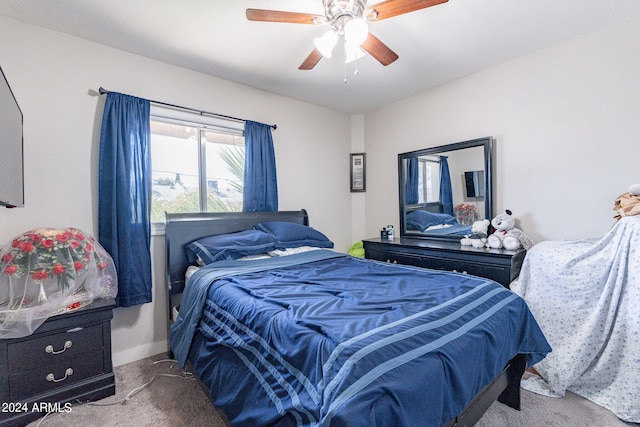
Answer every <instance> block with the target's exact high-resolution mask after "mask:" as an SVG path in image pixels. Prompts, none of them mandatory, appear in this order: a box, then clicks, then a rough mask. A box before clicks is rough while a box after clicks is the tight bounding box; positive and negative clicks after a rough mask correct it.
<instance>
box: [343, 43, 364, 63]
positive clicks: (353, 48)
mask: <svg viewBox="0 0 640 427" xmlns="http://www.w3.org/2000/svg"><path fill="white" fill-rule="evenodd" d="M344 50H345V60H344V62H345V63H346V64H348V63H350V62H353V61H355V60H357V59H360V58H362V57H363V56H364V55H365V53H364V51H363V50H362V49H360V46H358V45H356V44H351V43H345V44H344Z"/></svg>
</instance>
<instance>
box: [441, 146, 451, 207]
mask: <svg viewBox="0 0 640 427" xmlns="http://www.w3.org/2000/svg"><path fill="white" fill-rule="evenodd" d="M440 203H442V208H443V212H444V213H446V214H449V215H453V193H452V191H451V176H450V175H449V162H448V161H447V157H446V156H440Z"/></svg>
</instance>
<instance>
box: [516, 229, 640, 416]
mask: <svg viewBox="0 0 640 427" xmlns="http://www.w3.org/2000/svg"><path fill="white" fill-rule="evenodd" d="M512 290H514V291H515V292H516V293H518V294H519V295H520V296H522V297H523V298H524V299H525V300H526V301H527V304H528V305H529V307H530V308H531V311H532V312H533V315H534V316H535V318H536V320H537V321H538V323H539V324H540V327H541V328H542V331H543V332H544V334H545V336H546V337H547V340H548V341H549V343H550V344H551V347H552V349H553V351H552V352H551V353H550V354H549V355H547V357H546V358H545V359H543V360H542V361H541V362H540V363H538V364H536V365H535V369H536V370H537V371H538V372H539V373H540V376H541V377H542V380H541V379H540V378H538V379H537V380H536V377H534V378H533V379H531V380H526V381H523V383H522V386H523V388H525V389H529V390H531V391H534V392H538V393H542V394H547V395H551V396H557V397H561V396H564V393H565V391H567V390H569V391H572V392H574V393H576V394H578V395H580V396H583V397H584V398H586V399H589V400H591V401H593V402H595V403H597V404H599V405H601V406H604V407H605V408H607V409H609V410H610V411H612V412H613V413H615V414H616V415H617V416H618V417H619V418H621V419H622V420H624V421H627V422H636V423H637V422H640V216H629V217H623V218H622V219H620V221H618V222H617V223H616V224H615V225H614V227H613V228H612V229H611V230H610V231H609V232H608V233H607V234H606V235H605V236H604V237H602V238H601V239H584V240H577V241H547V242H542V243H539V244H537V245H535V246H534V247H533V248H532V249H531V250H530V251H529V252H528V253H527V255H526V257H525V260H524V263H523V265H522V271H521V272H520V277H519V279H518V281H517V282H515V283H514V284H513V285H512Z"/></svg>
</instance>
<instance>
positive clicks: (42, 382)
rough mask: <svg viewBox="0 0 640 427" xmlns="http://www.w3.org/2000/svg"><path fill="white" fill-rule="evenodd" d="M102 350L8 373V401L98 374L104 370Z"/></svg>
mask: <svg viewBox="0 0 640 427" xmlns="http://www.w3.org/2000/svg"><path fill="white" fill-rule="evenodd" d="M103 361H104V359H103V355H102V350H100V351H98V352H95V353H88V354H83V355H80V356H77V357H75V358H71V359H69V360H66V361H61V362H57V363H55V364H53V365H49V366H41V367H38V368H36V369H32V370H30V371H26V372H25V371H23V372H19V373H15V374H10V375H9V394H10V401H13V402H18V401H20V400H22V399H26V398H28V397H30V396H34V395H36V394H41V393H45V392H47V391H49V390H53V389H56V388H60V387H65V386H68V385H72V384H75V383H77V382H79V381H82V380H85V379H87V378H91V377H94V376H97V375H100V374H102V373H103V372H104V363H103Z"/></svg>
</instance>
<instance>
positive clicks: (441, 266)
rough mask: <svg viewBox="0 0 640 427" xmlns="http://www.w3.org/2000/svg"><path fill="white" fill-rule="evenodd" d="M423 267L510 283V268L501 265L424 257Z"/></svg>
mask: <svg viewBox="0 0 640 427" xmlns="http://www.w3.org/2000/svg"><path fill="white" fill-rule="evenodd" d="M421 267H426V268H432V269H435V270H447V271H457V272H458V273H466V274H472V275H474V276H480V277H486V278H487V279H491V280H494V281H496V282H498V283H509V275H510V271H511V270H510V268H509V267H504V266H499V265H491V264H481V263H475V262H470V261H464V262H462V261H459V260H455V259H446V258H435V257H424V258H423V259H422V265H421Z"/></svg>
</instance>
